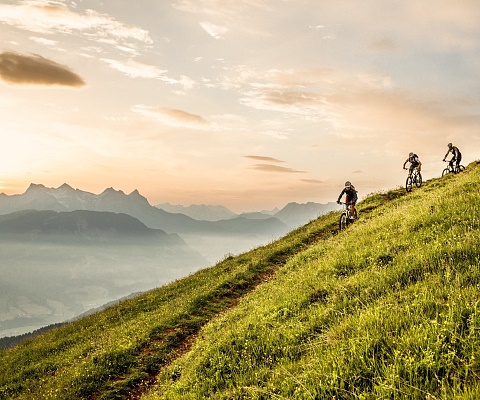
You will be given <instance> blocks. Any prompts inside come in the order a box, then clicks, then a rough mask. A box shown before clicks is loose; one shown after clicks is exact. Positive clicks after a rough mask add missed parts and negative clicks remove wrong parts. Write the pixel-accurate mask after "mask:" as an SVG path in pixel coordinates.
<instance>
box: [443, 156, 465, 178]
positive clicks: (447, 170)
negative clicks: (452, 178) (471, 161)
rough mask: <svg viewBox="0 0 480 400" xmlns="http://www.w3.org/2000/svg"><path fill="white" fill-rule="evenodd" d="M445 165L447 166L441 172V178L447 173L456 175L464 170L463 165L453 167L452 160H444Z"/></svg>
mask: <svg viewBox="0 0 480 400" xmlns="http://www.w3.org/2000/svg"><path fill="white" fill-rule="evenodd" d="M444 161H445V162H446V163H448V166H447V167H446V168H445V169H444V170H443V171H442V176H445V175H447V174H449V173H452V172H453V173H454V174H458V173H459V172H462V171H463V170H465V167H464V166H463V165H459V166H458V167H457V166H456V165H455V166H454V162H455V161H453V158H452V159H450V160H448V161H447V160H444Z"/></svg>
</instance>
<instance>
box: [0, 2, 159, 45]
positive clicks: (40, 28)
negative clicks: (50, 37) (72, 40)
mask: <svg viewBox="0 0 480 400" xmlns="http://www.w3.org/2000/svg"><path fill="white" fill-rule="evenodd" d="M0 21H2V22H3V23H4V24H7V25H10V26H15V27H17V28H19V29H24V30H27V31H32V32H38V33H47V34H48V33H62V34H71V33H73V32H75V31H77V32H78V31H80V32H85V33H86V34H87V35H88V36H86V37H89V38H92V37H93V38H94V39H99V38H106V37H113V38H116V39H122V40H124V39H134V40H138V41H140V42H143V43H146V44H152V43H153V41H152V39H151V38H150V35H149V33H148V31H146V30H144V29H141V28H139V27H136V26H131V25H127V24H124V23H122V22H119V21H116V20H115V19H114V18H112V17H110V16H108V15H106V14H101V13H98V12H96V11H94V10H91V9H88V10H86V12H85V14H84V15H82V14H79V13H77V12H75V11H72V10H70V9H69V8H68V7H67V6H66V5H65V4H64V3H62V2H58V1H56V2H53V1H43V0H25V1H20V2H18V4H16V5H8V4H0Z"/></svg>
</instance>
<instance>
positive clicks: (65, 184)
mask: <svg viewBox="0 0 480 400" xmlns="http://www.w3.org/2000/svg"><path fill="white" fill-rule="evenodd" d="M58 189H63V190H75V189H74V188H73V187H71V186H70V185H69V184H68V183H64V184H63V185H62V186H59V187H58Z"/></svg>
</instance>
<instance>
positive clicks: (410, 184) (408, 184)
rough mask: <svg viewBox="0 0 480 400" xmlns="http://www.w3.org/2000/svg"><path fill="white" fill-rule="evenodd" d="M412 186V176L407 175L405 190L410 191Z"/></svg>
mask: <svg viewBox="0 0 480 400" xmlns="http://www.w3.org/2000/svg"><path fill="white" fill-rule="evenodd" d="M412 187H413V182H412V177H411V176H409V177H407V180H406V182H405V190H406V191H407V192H411V191H412Z"/></svg>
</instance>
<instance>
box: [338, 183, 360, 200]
mask: <svg viewBox="0 0 480 400" xmlns="http://www.w3.org/2000/svg"><path fill="white" fill-rule="evenodd" d="M344 194H345V195H346V196H347V199H346V200H347V201H346V202H347V203H352V202H353V203H356V202H357V199H358V196H357V191H356V190H355V188H354V187H353V186H352V187H351V188H350V189H347V188H343V190H342V193H340V196H338V201H340V199H341V198H342V196H343V195H344Z"/></svg>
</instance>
